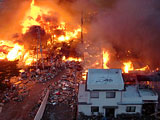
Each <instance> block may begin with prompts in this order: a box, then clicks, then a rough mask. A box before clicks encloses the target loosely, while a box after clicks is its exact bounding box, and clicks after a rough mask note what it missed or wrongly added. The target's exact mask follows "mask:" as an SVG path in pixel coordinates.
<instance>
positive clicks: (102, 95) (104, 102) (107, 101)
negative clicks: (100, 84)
mask: <svg viewBox="0 0 160 120" xmlns="http://www.w3.org/2000/svg"><path fill="white" fill-rule="evenodd" d="M89 97H90V95H89ZM120 101H121V92H120V91H116V96H115V98H106V92H105V91H100V92H99V98H90V100H89V102H90V103H92V106H117V103H118V102H120Z"/></svg>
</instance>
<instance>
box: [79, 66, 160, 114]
mask: <svg viewBox="0 0 160 120" xmlns="http://www.w3.org/2000/svg"><path fill="white" fill-rule="evenodd" d="M157 103H158V95H157V94H156V93H155V92H154V91H153V90H151V89H146V88H139V87H138V85H136V86H133V85H130V86H125V85H124V81H123V77H122V71H121V69H89V70H88V74H87V81H86V84H80V85H79V92H78V113H80V112H82V113H83V114H85V115H87V116H91V115H98V113H101V114H103V116H105V117H117V115H120V114H135V113H139V114H142V113H146V111H145V110H144V109H145V108H146V107H149V106H150V107H152V109H153V112H155V108H156V105H157ZM146 114H148V113H146Z"/></svg>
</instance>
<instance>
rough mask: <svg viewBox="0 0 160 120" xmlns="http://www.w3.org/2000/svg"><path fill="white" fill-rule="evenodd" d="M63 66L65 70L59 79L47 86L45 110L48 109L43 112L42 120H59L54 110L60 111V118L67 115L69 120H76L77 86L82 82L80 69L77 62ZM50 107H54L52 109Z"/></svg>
mask: <svg viewBox="0 0 160 120" xmlns="http://www.w3.org/2000/svg"><path fill="white" fill-rule="evenodd" d="M64 65H65V68H66V70H65V72H64V73H63V75H62V76H61V79H60V80H58V81H57V82H54V83H53V84H52V85H50V86H48V88H49V89H50V94H49V98H48V104H47V107H46V110H47V109H48V110H47V111H49V112H47V111H45V114H44V116H43V119H44V120H45V119H47V118H48V119H49V118H50V117H51V116H54V118H55V119H60V118H59V113H58V111H57V110H56V109H59V110H60V111H61V116H65V115H67V116H70V119H74V118H76V110H77V94H78V84H79V82H81V81H82V69H80V66H81V65H80V63H79V62H66V63H65V64H64ZM52 106H54V107H53V108H52ZM64 107H65V108H64ZM50 108H52V110H51V109H50ZM63 119H65V117H64V118H63Z"/></svg>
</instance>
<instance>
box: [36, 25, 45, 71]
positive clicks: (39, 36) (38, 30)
mask: <svg viewBox="0 0 160 120" xmlns="http://www.w3.org/2000/svg"><path fill="white" fill-rule="evenodd" d="M37 37H38V39H37V41H39V44H40V52H41V62H42V68H43V69H44V60H43V55H42V52H43V50H42V42H41V33H40V27H39V26H37ZM37 51H38V50H37ZM37 56H38V54H37Z"/></svg>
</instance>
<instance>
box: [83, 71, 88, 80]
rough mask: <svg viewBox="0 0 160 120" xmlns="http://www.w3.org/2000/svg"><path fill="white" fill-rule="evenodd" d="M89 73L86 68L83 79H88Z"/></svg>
mask: <svg viewBox="0 0 160 120" xmlns="http://www.w3.org/2000/svg"><path fill="white" fill-rule="evenodd" d="M87 73H88V70H85V72H83V73H82V79H83V80H86V79H87Z"/></svg>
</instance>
